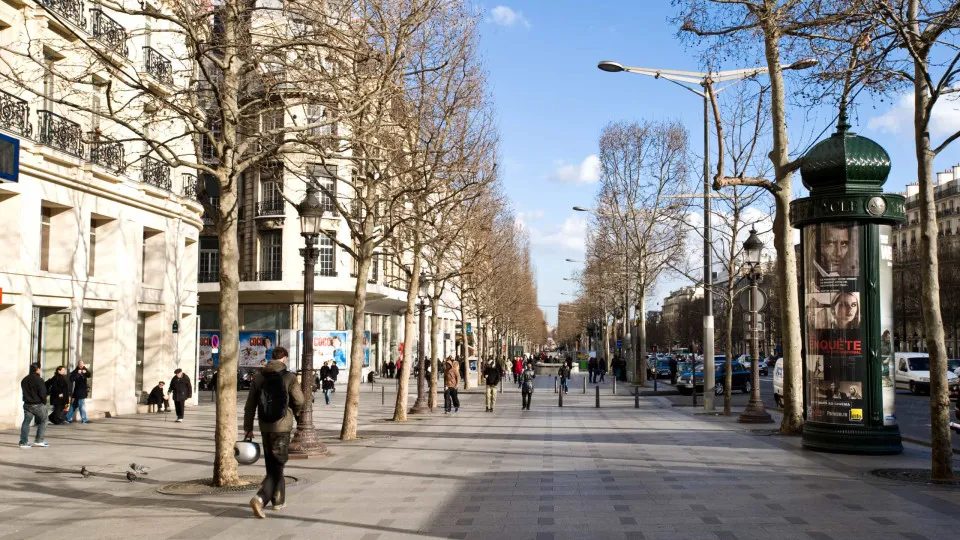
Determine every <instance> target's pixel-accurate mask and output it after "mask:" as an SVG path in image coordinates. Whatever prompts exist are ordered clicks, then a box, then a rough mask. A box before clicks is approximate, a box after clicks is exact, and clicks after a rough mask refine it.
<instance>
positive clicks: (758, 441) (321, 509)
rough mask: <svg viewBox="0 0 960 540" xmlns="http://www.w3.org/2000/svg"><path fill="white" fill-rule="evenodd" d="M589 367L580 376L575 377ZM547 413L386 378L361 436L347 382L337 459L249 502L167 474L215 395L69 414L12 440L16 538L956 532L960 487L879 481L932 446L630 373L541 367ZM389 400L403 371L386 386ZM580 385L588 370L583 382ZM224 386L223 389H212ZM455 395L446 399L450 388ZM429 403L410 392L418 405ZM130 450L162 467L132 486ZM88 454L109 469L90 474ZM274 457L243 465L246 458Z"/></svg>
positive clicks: (181, 459)
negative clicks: (861, 449)
mask: <svg viewBox="0 0 960 540" xmlns="http://www.w3.org/2000/svg"><path fill="white" fill-rule="evenodd" d="M576 382H577V383H579V381H576ZM538 386H539V387H538V389H537V391H536V392H535V393H534V397H533V407H532V410H531V411H521V410H520V394H519V392H518V391H517V389H516V387H515V386H513V385H510V384H505V385H504V393H503V394H501V395H500V396H499V399H498V400H497V408H496V411H495V412H493V413H486V412H484V410H483V395H482V393H477V392H461V401H462V407H461V410H460V412H459V413H456V414H448V415H445V414H443V413H442V409H441V410H439V412H437V413H434V414H431V415H428V416H426V417H420V418H414V419H411V420H410V421H408V422H406V423H404V424H396V423H393V422H389V421H387V419H388V418H389V417H390V415H391V412H392V405H385V406H381V405H380V395H379V394H380V389H379V385H375V386H374V387H373V389H372V390H374V391H371V388H370V386H368V385H364V387H363V390H364V391H363V392H361V411H362V412H361V436H362V438H361V440H359V441H353V442H349V443H343V442H339V441H336V440H335V435H336V434H337V433H338V432H339V424H340V420H341V417H342V413H343V410H342V404H343V399H344V394H345V389H344V388H342V387H341V388H340V389H339V391H338V392H336V393H335V394H333V404H332V405H331V406H329V407H328V406H324V405H323V402H322V399H321V400H320V403H319V404H316V405H315V409H316V414H315V419H316V422H317V425H318V427H319V429H320V430H321V434H322V436H323V437H324V441H325V442H327V443H328V447H329V451H330V455H329V457H326V458H321V459H311V460H303V461H291V462H290V464H289V465H288V467H287V474H288V475H292V476H296V477H298V478H300V479H301V481H300V482H299V483H298V484H297V485H295V486H291V487H290V488H289V489H288V503H289V504H288V506H287V508H285V509H284V510H282V511H279V512H273V511H269V510H268V511H267V514H268V518H267V519H266V520H256V519H253V518H252V517H250V511H249V508H248V507H247V506H246V502H247V500H249V497H250V494H249V493H247V494H232V495H224V496H217V497H169V496H163V495H158V494H156V493H155V490H156V488H157V487H158V486H159V485H161V484H163V483H166V482H172V481H179V480H186V479H190V478H197V477H201V476H205V475H206V476H209V474H210V465H209V464H210V462H211V459H212V448H213V444H212V436H211V433H212V425H213V407H212V406H211V405H210V404H209V403H202V404H201V407H199V408H194V409H188V411H187V421H186V422H185V423H184V424H175V423H173V422H170V421H166V422H165V421H164V420H163V418H162V417H159V416H146V415H144V416H133V417H125V418H116V419H108V420H103V421H101V422H97V423H94V424H91V425H87V426H53V427H51V428H50V429H49V430H48V440H49V441H50V442H51V444H52V446H51V447H50V448H44V449H41V448H34V449H30V450H19V449H17V448H16V434H15V433H14V432H12V431H7V432H4V433H3V435H4V439H5V441H9V444H5V445H3V446H0V493H3V494H4V495H6V498H5V500H6V501H7V504H6V506H5V508H2V509H0V540H2V539H6V538H37V537H48V538H49V537H51V536H69V537H70V538H141V537H142V538H177V539H184V540H187V539H206V538H223V539H228V538H258V539H259V538H268V539H284V540H287V539H297V538H323V539H327V538H335V539H339V538H344V539H368V540H372V539H387V538H482V539H501V538H503V539H513V538H516V539H562V538H576V539H585V538H643V539H708V538H709V539H718V538H719V539H761V538H762V539H770V538H777V539H806V540H809V539H823V540H826V539H836V540H850V539H858V538H863V539H870V540H874V539H877V538H908V539H914V540H917V539H923V538H927V539H940V538H957V537H958V536H957V531H958V530H960V491H951V490H947V489H943V488H935V487H929V488H925V487H922V486H920V487H918V486H907V485H902V484H897V483H893V482H890V481H885V480H879V479H874V478H872V477H870V476H869V475H867V474H866V473H867V471H869V470H870V469H872V468H878V467H909V466H926V464H927V463H928V460H929V453H928V451H927V450H926V449H925V448H921V447H915V446H908V448H907V451H906V452H905V453H904V455H902V456H893V457H883V458H864V457H857V456H834V455H824V454H818V453H813V452H806V451H803V450H802V449H800V445H799V440H798V439H796V438H787V437H779V436H769V435H767V436H764V435H759V434H756V433H753V432H750V431H749V430H747V429H745V428H744V427H743V426H739V425H737V424H735V423H734V422H733V421H732V420H731V419H728V418H716V417H711V416H703V415H699V416H698V415H695V414H693V413H694V411H691V410H689V408H688V409H686V410H681V409H678V408H671V407H670V405H669V402H667V401H666V400H664V399H663V398H656V397H650V398H647V397H644V398H641V408H640V409H639V410H637V409H634V407H633V398H632V396H630V395H629V392H630V389H629V387H627V386H626V385H621V387H620V392H621V395H617V396H614V395H612V391H611V389H610V385H609V383H607V384H604V385H601V388H602V390H601V408H599V409H597V408H595V407H594V395H593V393H592V392H591V391H588V393H587V394H586V395H583V394H582V393H578V392H577V391H571V393H569V394H567V395H565V396H564V407H563V408H559V407H557V395H556V394H554V393H553V380H552V378H547V377H541V378H539V379H538ZM386 387H387V398H388V399H387V400H386V402H387V403H388V404H390V403H392V402H393V399H391V398H390V391H391V390H392V389H393V388H394V387H393V384H392V381H387V382H386ZM576 388H580V385H579V384H571V389H572V390H574V389H576ZM204 397H205V398H207V399H209V395H208V394H205V395H204ZM441 399H442V397H441ZM412 401H413V399H412V398H411V403H412ZM130 461H137V462H138V463H145V464H148V465H150V466H151V467H152V470H151V473H150V476H148V477H147V479H144V480H143V481H141V482H136V483H132V484H131V483H128V482H127V481H126V480H125V479H124V478H123V476H122V475H123V471H124V467H125V466H126V464H127V463H129V462H130ZM81 465H86V466H88V467H90V468H92V469H93V470H95V471H97V472H98V475H97V476H94V477H92V478H87V479H83V478H81V477H80V475H79V474H78V471H79V469H80V466H81ZM259 470H262V462H261V463H260V464H258V465H257V466H249V467H243V468H242V470H241V472H242V473H243V474H252V473H254V472H257V471H259Z"/></svg>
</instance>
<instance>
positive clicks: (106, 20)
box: [90, 8, 130, 57]
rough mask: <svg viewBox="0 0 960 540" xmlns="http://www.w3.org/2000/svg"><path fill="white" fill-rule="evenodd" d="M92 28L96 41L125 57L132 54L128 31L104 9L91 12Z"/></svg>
mask: <svg viewBox="0 0 960 540" xmlns="http://www.w3.org/2000/svg"><path fill="white" fill-rule="evenodd" d="M90 26H91V31H92V32H93V37H94V39H96V40H97V41H99V42H100V43H103V44H104V45H106V46H107V48H109V49H110V50H111V51H113V52H115V53H117V54H121V55H123V56H124V57H126V56H127V55H129V54H130V48H129V47H127V30H126V29H125V28H124V27H123V26H121V25H120V23H118V22H117V21H115V20H113V19H112V18H110V16H109V15H107V14H106V13H104V12H103V10H102V9H99V8H97V9H91V10H90Z"/></svg>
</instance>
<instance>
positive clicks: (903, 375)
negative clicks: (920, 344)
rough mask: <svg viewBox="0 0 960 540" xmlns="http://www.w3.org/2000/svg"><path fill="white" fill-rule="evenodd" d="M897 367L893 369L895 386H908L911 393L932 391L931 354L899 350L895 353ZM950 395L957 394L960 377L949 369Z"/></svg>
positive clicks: (948, 383)
mask: <svg viewBox="0 0 960 540" xmlns="http://www.w3.org/2000/svg"><path fill="white" fill-rule="evenodd" d="M895 359H896V363H897V368H896V369H895V370H894V371H893V374H894V375H893V380H894V386H895V387H896V388H906V389H908V390H910V393H911V394H919V393H921V392H922V393H926V394H929V393H930V356H929V355H928V354H927V353H920V352H916V353H911V352H898V353H896V354H895ZM947 385H948V388H949V389H950V395H956V394H957V390H958V387H960V377H958V376H957V375H955V374H954V373H953V372H951V371H947Z"/></svg>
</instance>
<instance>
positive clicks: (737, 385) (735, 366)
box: [713, 360, 753, 396]
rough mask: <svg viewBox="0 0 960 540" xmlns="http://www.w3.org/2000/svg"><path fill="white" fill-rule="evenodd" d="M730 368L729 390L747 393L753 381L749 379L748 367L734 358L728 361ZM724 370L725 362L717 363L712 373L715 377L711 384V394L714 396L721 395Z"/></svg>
mask: <svg viewBox="0 0 960 540" xmlns="http://www.w3.org/2000/svg"><path fill="white" fill-rule="evenodd" d="M730 369H731V371H730V390H731V391H733V390H740V391H741V392H743V393H744V394H749V393H750V391H751V390H752V389H753V383H752V382H751V381H750V368H749V367H747V366H745V365H744V364H743V363H742V362H739V361H736V360H735V361H733V362H731V363H730ZM726 371H727V365H726V362H724V363H723V364H718V365H717V371H716V373H715V374H714V376H715V377H716V378H715V384H714V386H713V394H714V395H716V396H722V395H723V389H724V388H723V384H724V375H725V374H726Z"/></svg>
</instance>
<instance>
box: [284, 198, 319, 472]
mask: <svg viewBox="0 0 960 540" xmlns="http://www.w3.org/2000/svg"><path fill="white" fill-rule="evenodd" d="M318 193H319V189H318V188H317V186H316V185H315V184H313V183H308V184H307V194H306V195H305V196H304V197H303V200H302V201H301V202H300V204H299V205H297V213H298V214H299V215H300V235H301V236H303V241H304V243H305V246H306V247H304V248H303V249H301V250H300V255H301V256H303V356H302V357H301V360H300V388H301V390H302V391H303V398H304V401H306V406H304V407H303V408H302V409H301V410H300V418H298V419H297V431H296V432H295V433H294V434H293V440H292V441H291V442H290V454H291V455H297V456H302V457H306V456H311V455H325V454H326V453H327V448H326V447H325V446H324V445H323V443H321V442H320V440H319V439H318V438H317V432H316V430H315V429H314V427H313V383H314V371H313V277H314V276H313V272H314V267H315V266H316V265H317V258H318V257H319V256H320V250H319V249H318V248H317V238H318V237H319V236H320V222H321V219H322V217H323V205H322V204H320V197H319V196H318Z"/></svg>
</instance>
